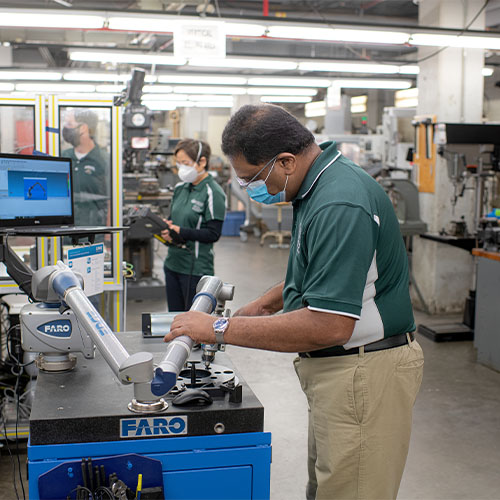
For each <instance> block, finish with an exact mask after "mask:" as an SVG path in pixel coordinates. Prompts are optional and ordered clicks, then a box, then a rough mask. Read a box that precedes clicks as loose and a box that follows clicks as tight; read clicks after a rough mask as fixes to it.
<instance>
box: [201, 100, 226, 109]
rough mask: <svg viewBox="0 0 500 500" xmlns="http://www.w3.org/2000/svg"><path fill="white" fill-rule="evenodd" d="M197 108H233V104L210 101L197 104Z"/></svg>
mask: <svg viewBox="0 0 500 500" xmlns="http://www.w3.org/2000/svg"><path fill="white" fill-rule="evenodd" d="M194 107H195V108H232V107H233V103H232V102H210V101H202V102H195V103H194Z"/></svg>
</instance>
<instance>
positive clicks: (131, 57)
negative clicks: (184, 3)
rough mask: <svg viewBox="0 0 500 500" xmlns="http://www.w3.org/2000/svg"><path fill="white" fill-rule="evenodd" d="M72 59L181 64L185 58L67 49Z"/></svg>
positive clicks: (130, 52)
mask: <svg viewBox="0 0 500 500" xmlns="http://www.w3.org/2000/svg"><path fill="white" fill-rule="evenodd" d="M68 55H69V58H70V59H71V60H72V61H90V62H101V63H124V64H156V65H166V66H169V65H170V66H182V65H183V64H185V63H186V60H185V59H183V58H182V57H175V56H167V55H163V54H143V53H141V52H138V51H131V50H129V51H126V50H124V51H98V50H92V51H90V50H89V51H85V50H75V49H70V50H68Z"/></svg>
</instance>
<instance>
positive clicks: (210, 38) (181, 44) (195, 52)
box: [174, 22, 226, 59]
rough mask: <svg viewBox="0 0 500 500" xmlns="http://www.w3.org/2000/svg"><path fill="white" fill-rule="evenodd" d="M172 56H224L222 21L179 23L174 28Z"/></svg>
mask: <svg viewBox="0 0 500 500" xmlns="http://www.w3.org/2000/svg"><path fill="white" fill-rule="evenodd" d="M174 56H175V57H182V58H186V59H206V58H224V57H226V32H225V27H224V23H222V22H220V23H219V22H218V23H208V22H207V23H199V24H198V23H179V25H178V26H177V27H176V29H175V30H174Z"/></svg>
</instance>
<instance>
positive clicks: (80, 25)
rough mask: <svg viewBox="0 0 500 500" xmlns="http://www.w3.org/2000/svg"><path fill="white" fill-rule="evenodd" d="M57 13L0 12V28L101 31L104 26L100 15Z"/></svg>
mask: <svg viewBox="0 0 500 500" xmlns="http://www.w3.org/2000/svg"><path fill="white" fill-rule="evenodd" d="M59 12H60V11H59ZM59 12H58V11H54V12H51V13H50V14H47V12H46V11H39V10H36V11H35V10H31V9H30V10H26V11H17V12H16V11H12V10H0V26H2V27H19V28H68V29H101V28H102V27H103V26H104V21H105V17H104V16H101V15H89V14H86V13H85V12H82V11H71V14H67V13H64V14H60V13H59Z"/></svg>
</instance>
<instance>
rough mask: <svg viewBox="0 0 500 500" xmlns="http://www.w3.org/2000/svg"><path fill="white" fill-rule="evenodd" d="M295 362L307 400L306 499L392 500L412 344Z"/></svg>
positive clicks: (407, 411)
mask: <svg viewBox="0 0 500 500" xmlns="http://www.w3.org/2000/svg"><path fill="white" fill-rule="evenodd" d="M294 364H295V370H296V372H297V375H298V377H299V379H300V383H301V386H302V389H303V391H304V393H305V395H306V396H307V400H308V403H309V458H308V472H309V482H308V485H307V491H306V498H307V499H308V500H313V499H317V500H320V499H321V500H347V499H359V500H365V499H372V500H387V499H394V498H396V496H397V493H398V489H399V484H400V482H401V476H402V475H403V470H404V467H405V463H406V457H407V455H408V446H409V442H410V434H411V425H412V409H413V404H414V402H415V398H416V396H417V393H418V390H419V388H420V383H421V381H422V373H423V364H424V357H423V353H422V349H421V348H420V345H419V344H418V342H416V341H413V342H411V344H409V345H404V346H401V347H396V348H393V349H386V350H383V351H376V352H369V353H365V352H364V350H363V348H361V349H360V353H359V354H358V355H356V354H354V355H349V356H334V357H327V358H296V359H295V361H294Z"/></svg>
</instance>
